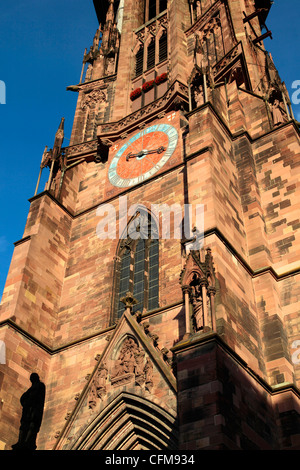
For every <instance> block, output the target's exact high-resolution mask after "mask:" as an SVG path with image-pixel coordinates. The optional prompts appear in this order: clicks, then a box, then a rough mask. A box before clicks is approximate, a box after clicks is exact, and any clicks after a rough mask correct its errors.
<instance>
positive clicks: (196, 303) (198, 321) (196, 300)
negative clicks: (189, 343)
mask: <svg viewBox="0 0 300 470" xmlns="http://www.w3.org/2000/svg"><path fill="white" fill-rule="evenodd" d="M190 287H191V288H192V292H191V301H192V306H193V326H194V330H195V331H198V330H200V329H202V328H203V327H204V310H203V299H202V287H201V284H200V279H199V277H198V276H197V274H194V276H193V280H192V282H191V284H190Z"/></svg>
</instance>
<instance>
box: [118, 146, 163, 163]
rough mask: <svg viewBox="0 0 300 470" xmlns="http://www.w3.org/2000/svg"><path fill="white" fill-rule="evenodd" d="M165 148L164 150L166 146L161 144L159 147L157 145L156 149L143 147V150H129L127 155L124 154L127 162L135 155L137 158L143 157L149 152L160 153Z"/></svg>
mask: <svg viewBox="0 0 300 470" xmlns="http://www.w3.org/2000/svg"><path fill="white" fill-rule="evenodd" d="M165 150H166V147H163V146H161V147H158V149H155V150H146V149H145V150H141V151H140V152H138V153H132V152H130V153H129V154H128V155H126V161H127V162H128V160H129V159H130V158H135V157H137V158H139V157H143V156H144V155H149V154H150V153H158V154H160V153H162V152H164V151H165Z"/></svg>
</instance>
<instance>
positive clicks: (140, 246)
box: [112, 210, 159, 321]
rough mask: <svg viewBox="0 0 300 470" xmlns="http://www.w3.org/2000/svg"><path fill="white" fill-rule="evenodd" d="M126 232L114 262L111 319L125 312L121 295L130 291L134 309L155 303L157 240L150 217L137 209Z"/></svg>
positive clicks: (152, 305) (155, 304) (149, 308)
mask: <svg viewBox="0 0 300 470" xmlns="http://www.w3.org/2000/svg"><path fill="white" fill-rule="evenodd" d="M127 228H128V236H127V238H125V239H124V240H123V239H122V240H121V243H120V247H119V254H118V257H117V261H116V266H115V286H114V301H113V312H112V321H115V320H116V319H118V318H120V317H121V316H122V314H123V312H124V309H125V307H124V304H123V302H121V299H122V297H124V296H125V294H126V293H127V292H131V293H132V294H133V296H134V297H135V299H136V300H137V301H138V303H137V304H136V305H135V306H134V308H133V310H134V311H137V310H140V311H143V310H153V309H155V308H157V307H158V306H159V304H158V282H159V261H158V256H159V243H158V238H157V237H158V231H157V225H156V223H155V221H154V219H153V217H152V216H151V215H150V214H149V213H147V212H145V210H140V211H139V212H137V213H136V216H135V217H134V218H133V220H132V221H131V222H130V223H129V225H128V227H127Z"/></svg>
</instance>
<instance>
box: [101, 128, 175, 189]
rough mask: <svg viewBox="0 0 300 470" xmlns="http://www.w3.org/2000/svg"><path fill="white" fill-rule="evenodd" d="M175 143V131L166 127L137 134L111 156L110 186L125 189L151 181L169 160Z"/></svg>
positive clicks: (145, 130) (146, 129) (147, 129)
mask: <svg viewBox="0 0 300 470" xmlns="http://www.w3.org/2000/svg"><path fill="white" fill-rule="evenodd" d="M177 142H178V133H177V130H176V129H175V127H173V126H170V125H168V124H157V125H153V126H149V127H147V128H145V129H143V130H141V131H140V132H137V133H136V134H135V135H134V136H133V137H131V139H129V140H128V141H127V142H126V143H125V144H124V145H122V147H121V148H120V149H119V150H118V152H117V153H116V154H115V156H114V157H113V159H112V161H111V164H110V167H109V170H108V178H109V181H110V183H111V184H113V185H114V186H117V187H119V188H127V187H130V186H134V185H136V184H138V183H142V182H143V181H145V180H147V179H148V178H151V176H153V175H155V173H157V172H158V171H159V170H160V169H161V168H162V167H163V166H164V165H165V163H166V162H167V161H168V160H169V158H170V157H171V155H172V154H173V152H174V150H175V148H176V145H177Z"/></svg>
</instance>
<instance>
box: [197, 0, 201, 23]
mask: <svg viewBox="0 0 300 470" xmlns="http://www.w3.org/2000/svg"><path fill="white" fill-rule="evenodd" d="M196 16H197V20H198V18H200V16H201V3H200V0H197V1H196Z"/></svg>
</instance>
